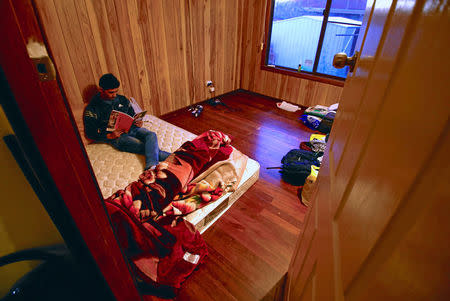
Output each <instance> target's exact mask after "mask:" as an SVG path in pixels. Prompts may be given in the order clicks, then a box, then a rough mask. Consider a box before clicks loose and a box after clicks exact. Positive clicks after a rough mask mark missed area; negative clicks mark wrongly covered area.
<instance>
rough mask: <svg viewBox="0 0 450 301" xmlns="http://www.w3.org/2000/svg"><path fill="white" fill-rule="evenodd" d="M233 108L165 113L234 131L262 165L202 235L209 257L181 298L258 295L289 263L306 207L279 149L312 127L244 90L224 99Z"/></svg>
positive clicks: (195, 126) (198, 128)
mask: <svg viewBox="0 0 450 301" xmlns="http://www.w3.org/2000/svg"><path fill="white" fill-rule="evenodd" d="M220 99H221V100H222V101H224V102H225V103H226V104H227V105H228V106H229V107H230V108H231V109H227V108H225V107H223V106H219V107H212V106H210V105H204V111H203V112H202V114H201V115H200V116H199V117H198V118H195V117H193V116H192V115H191V113H190V112H188V111H187V110H186V109H184V110H179V111H177V112H174V113H170V114H168V115H165V116H162V117H161V118H162V119H164V120H166V121H168V122H170V123H172V124H175V125H177V126H179V127H182V128H184V129H186V130H188V131H190V132H192V133H195V134H200V133H202V132H203V131H206V130H209V129H215V130H219V131H223V132H225V133H227V134H229V135H231V136H232V137H233V143H232V144H233V145H234V146H235V147H236V148H237V149H239V150H240V151H242V152H243V153H245V154H247V155H248V156H249V157H251V158H253V159H255V160H257V161H258V162H259V163H260V165H261V171H260V179H259V180H258V181H257V182H256V183H255V184H254V185H253V186H252V187H251V188H250V189H249V190H248V191H247V192H246V193H245V194H244V195H243V196H242V197H241V198H240V199H239V200H238V201H237V202H236V203H235V204H234V205H233V206H232V207H231V208H230V209H229V210H228V211H227V212H226V213H225V214H224V215H223V216H222V217H221V218H220V219H219V220H218V221H217V222H216V223H215V224H214V225H213V226H211V227H210V228H209V229H208V230H207V231H206V232H205V233H204V234H203V238H204V239H205V241H206V243H207V244H208V246H209V256H208V258H207V261H206V263H204V264H203V265H201V266H200V267H199V269H198V270H196V271H195V272H194V273H193V274H192V275H191V276H190V277H189V278H188V279H187V281H186V282H185V283H184V284H183V287H182V289H181V290H180V291H179V293H178V297H177V300H261V299H262V298H264V296H266V295H267V294H268V293H269V292H270V290H271V289H272V288H273V287H274V286H275V285H276V284H277V282H279V281H280V279H281V278H282V277H283V275H284V274H285V273H286V271H287V269H288V265H289V262H290V260H291V256H292V253H293V250H294V246H295V243H296V240H297V238H298V235H299V232H300V229H301V228H302V223H303V219H304V217H305V213H306V207H304V206H303V205H301V203H300V201H299V200H298V198H297V195H296V192H297V187H295V186H291V185H289V184H286V183H284V182H283V181H282V180H281V179H280V175H279V173H278V171H277V170H266V167H269V166H279V165H280V160H281V158H282V156H283V155H284V154H285V153H286V152H288V151H289V150H290V149H292V148H298V147H299V144H300V142H301V141H307V140H309V136H310V134H311V133H312V131H310V130H309V129H308V128H306V127H305V126H304V125H302V124H301V123H300V122H299V119H298V117H299V116H300V113H299V112H296V113H292V112H287V111H283V110H280V109H278V108H277V107H276V105H275V100H274V99H270V98H266V97H261V96H258V95H255V94H250V93H247V92H243V91H241V92H235V93H233V94H231V95H230V94H229V95H226V96H223V97H221V98H220Z"/></svg>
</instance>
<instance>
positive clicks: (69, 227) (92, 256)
mask: <svg viewBox="0 0 450 301" xmlns="http://www.w3.org/2000/svg"><path fill="white" fill-rule="evenodd" d="M0 11H1V12H2V18H0V35H1V37H2V39H3V42H2V47H0V65H1V68H0V73H1V74H0V77H1V80H2V82H1V85H2V92H3V91H6V95H1V97H0V104H1V105H2V107H3V108H4V110H5V113H6V115H7V117H8V119H9V121H10V123H11V125H12V127H13V130H14V132H15V133H16V135H17V138H18V141H19V144H20V146H21V148H23V149H24V150H25V151H24V154H26V156H25V158H27V161H28V160H29V162H27V163H29V164H26V165H27V168H28V170H27V172H29V173H30V174H32V175H33V177H32V179H33V180H34V181H35V182H34V183H33V184H34V187H38V189H39V195H40V197H41V196H42V198H41V201H42V203H43V205H44V207H45V208H46V210H47V211H48V213H49V215H50V216H51V218H52V220H53V222H54V223H55V225H56V226H57V228H58V230H59V231H60V233H61V235H62V236H63V238H64V240H65V242H66V244H67V246H68V247H69V249H70V251H71V253H72V255H73V256H74V257H75V259H76V260H77V263H78V264H79V265H80V266H82V267H86V269H84V270H83V271H84V272H86V273H89V275H86V278H87V279H89V280H90V279H93V280H94V281H95V283H96V284H98V285H99V286H97V287H96V291H94V292H93V293H92V296H91V297H95V296H101V297H102V298H103V299H102V300H105V299H107V300H109V298H110V297H111V298H113V297H114V299H115V300H140V299H141V297H140V295H139V292H138V291H137V289H136V287H135V285H134V279H133V277H132V275H131V273H130V272H129V266H128V261H127V260H126V258H125V257H124V255H123V254H122V251H121V249H120V246H119V244H118V242H117V240H116V237H115V234H114V233H113V229H112V227H111V224H110V222H109V217H108V215H107V212H106V208H105V207H104V204H103V201H102V198H101V195H100V190H99V188H98V185H97V183H96V181H95V179H94V177H93V172H92V169H91V167H90V164H89V161H88V158H87V155H86V152H85V149H84V147H83V145H82V144H81V139H80V136H79V133H78V131H77V129H76V127H75V121H74V119H73V115H72V114H71V112H70V110H68V104H67V102H66V101H65V98H64V95H63V94H62V93H63V92H62V91H61V90H60V87H61V86H60V82H59V78H58V77H57V76H56V78H55V79H51V78H50V79H49V80H44V81H41V80H40V78H41V77H40V71H39V70H43V69H46V68H47V67H45V68H43V69H39V68H37V66H35V65H34V63H33V58H39V59H43V57H44V58H45V57H46V56H47V55H46V52H47V50H46V47H45V43H44V37H43V34H42V32H41V29H40V27H39V23H38V20H37V19H36V15H35V8H34V5H33V3H32V2H31V1H30V0H20V1H19V0H15V1H13V0H2V1H0ZM36 49H37V50H38V51H36ZM50 56H51V55H50ZM39 67H41V68H42V66H39ZM47 70H49V69H47ZM38 71H39V72H38ZM4 86H5V87H4ZM12 94H13V95H12ZM19 144H18V145H19ZM24 161H25V160H24ZM28 165H29V166H28ZM35 189H36V188H35ZM28 209H29V208H18V210H17V212H11V214H20V211H21V210H28ZM94 260H95V261H94ZM100 272H101V275H97V273H98V274H100ZM111 293H112V294H113V296H112V294H111Z"/></svg>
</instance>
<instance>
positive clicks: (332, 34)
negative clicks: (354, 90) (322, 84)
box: [317, 0, 367, 78]
mask: <svg viewBox="0 0 450 301" xmlns="http://www.w3.org/2000/svg"><path fill="white" fill-rule="evenodd" d="M366 3H367V0H333V1H332V3H331V10H330V16H329V17H328V24H327V29H326V31H325V37H324V40H323V46H322V52H321V53H320V59H319V65H318V67H317V72H319V73H324V74H328V75H334V76H339V77H344V78H345V77H347V73H348V69H349V68H348V67H345V68H342V69H336V68H334V67H333V57H334V55H335V54H336V53H338V52H345V53H347V55H348V56H352V55H353V53H354V52H355V45H356V40H357V39H358V35H359V29H360V27H361V24H362V20H363V17H364V10H365V8H366Z"/></svg>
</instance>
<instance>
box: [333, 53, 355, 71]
mask: <svg viewBox="0 0 450 301" xmlns="http://www.w3.org/2000/svg"><path fill="white" fill-rule="evenodd" d="M358 57H359V52H358V51H355V53H354V54H353V56H351V57H348V56H347V54H346V53H345V52H339V53H336V54H335V55H334V58H333V66H334V68H337V69H341V68H344V67H345V66H349V67H350V72H353V69H354V68H355V65H356V61H357V60H358Z"/></svg>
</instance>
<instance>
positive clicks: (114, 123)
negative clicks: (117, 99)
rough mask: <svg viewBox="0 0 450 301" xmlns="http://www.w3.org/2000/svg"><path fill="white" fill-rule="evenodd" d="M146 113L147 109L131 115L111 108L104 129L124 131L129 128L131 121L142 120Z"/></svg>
mask: <svg viewBox="0 0 450 301" xmlns="http://www.w3.org/2000/svg"><path fill="white" fill-rule="evenodd" d="M146 113H147V111H142V112H140V113H137V114H136V115H134V116H133V117H131V116H130V115H128V114H126V113H124V112H120V111H116V110H112V111H111V115H109V121H108V126H107V127H106V130H107V131H108V132H113V131H114V130H122V131H124V132H125V133H126V132H128V131H129V130H130V128H131V126H132V125H133V122H134V121H137V120H142V119H143V118H144V116H145V114H146Z"/></svg>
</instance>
